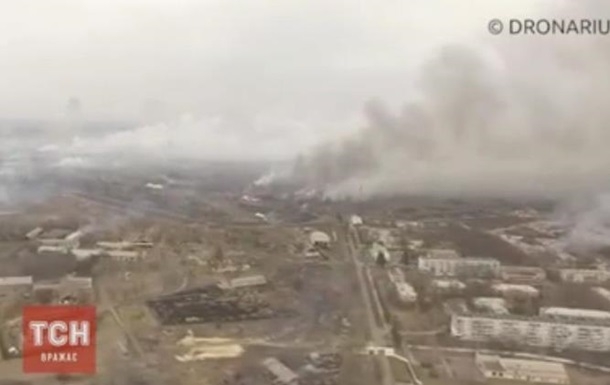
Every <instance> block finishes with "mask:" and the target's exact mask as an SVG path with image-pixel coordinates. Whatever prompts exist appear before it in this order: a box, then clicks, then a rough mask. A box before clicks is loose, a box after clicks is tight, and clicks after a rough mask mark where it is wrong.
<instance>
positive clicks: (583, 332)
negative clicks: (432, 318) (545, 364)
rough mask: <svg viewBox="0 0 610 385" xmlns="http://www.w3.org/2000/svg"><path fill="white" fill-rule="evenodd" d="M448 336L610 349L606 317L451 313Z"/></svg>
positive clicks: (587, 348) (573, 348) (592, 349)
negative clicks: (577, 317) (586, 318)
mask: <svg viewBox="0 0 610 385" xmlns="http://www.w3.org/2000/svg"><path fill="white" fill-rule="evenodd" d="M451 335H452V336H454V337H456V338H458V339H461V340H464V341H496V342H512V343H518V344H525V345H530V346H541V347H553V348H555V349H558V350H565V349H570V350H587V351H597V352H608V351H610V321H606V320H603V321H601V320H578V321H576V320H564V319H557V318H550V317H546V316H537V317H523V316H517V315H494V314H453V315H452V317H451Z"/></svg>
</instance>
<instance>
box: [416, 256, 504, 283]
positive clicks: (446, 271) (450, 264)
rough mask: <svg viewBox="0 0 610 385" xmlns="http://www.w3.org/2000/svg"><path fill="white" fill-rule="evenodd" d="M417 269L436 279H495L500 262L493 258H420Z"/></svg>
mask: <svg viewBox="0 0 610 385" xmlns="http://www.w3.org/2000/svg"><path fill="white" fill-rule="evenodd" d="M417 268H418V269H419V270H420V271H425V272H428V273H430V274H432V275H433V276H435V277H462V276H463V277H481V278H483V277H495V276H497V275H498V272H499V270H500V261H498V260H496V259H493V258H445V257H432V256H428V257H420V258H419V259H418V260H417Z"/></svg>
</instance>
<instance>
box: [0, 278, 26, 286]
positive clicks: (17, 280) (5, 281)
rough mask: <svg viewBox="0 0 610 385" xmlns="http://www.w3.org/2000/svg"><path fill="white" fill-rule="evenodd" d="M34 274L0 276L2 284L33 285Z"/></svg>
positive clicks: (0, 284) (0, 283)
mask: <svg viewBox="0 0 610 385" xmlns="http://www.w3.org/2000/svg"><path fill="white" fill-rule="evenodd" d="M32 283H33V280H32V276H20V277H19V276H17V277H0V286H16V285H31V284H32Z"/></svg>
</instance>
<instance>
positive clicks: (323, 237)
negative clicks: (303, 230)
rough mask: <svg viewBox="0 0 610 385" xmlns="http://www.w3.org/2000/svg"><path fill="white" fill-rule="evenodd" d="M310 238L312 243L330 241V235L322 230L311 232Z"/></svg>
mask: <svg viewBox="0 0 610 385" xmlns="http://www.w3.org/2000/svg"><path fill="white" fill-rule="evenodd" d="M309 240H310V241H311V243H317V242H320V243H330V236H329V235H328V234H326V233H323V232H322V231H313V232H312V233H311V234H309Z"/></svg>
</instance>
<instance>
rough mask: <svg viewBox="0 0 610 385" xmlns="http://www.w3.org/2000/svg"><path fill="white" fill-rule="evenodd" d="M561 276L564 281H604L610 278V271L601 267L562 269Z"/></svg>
mask: <svg viewBox="0 0 610 385" xmlns="http://www.w3.org/2000/svg"><path fill="white" fill-rule="evenodd" d="M559 277H560V278H561V280H562V281H563V282H571V283H592V284H598V283H604V282H607V281H608V280H610V271H607V270H601V269H561V270H559Z"/></svg>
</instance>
